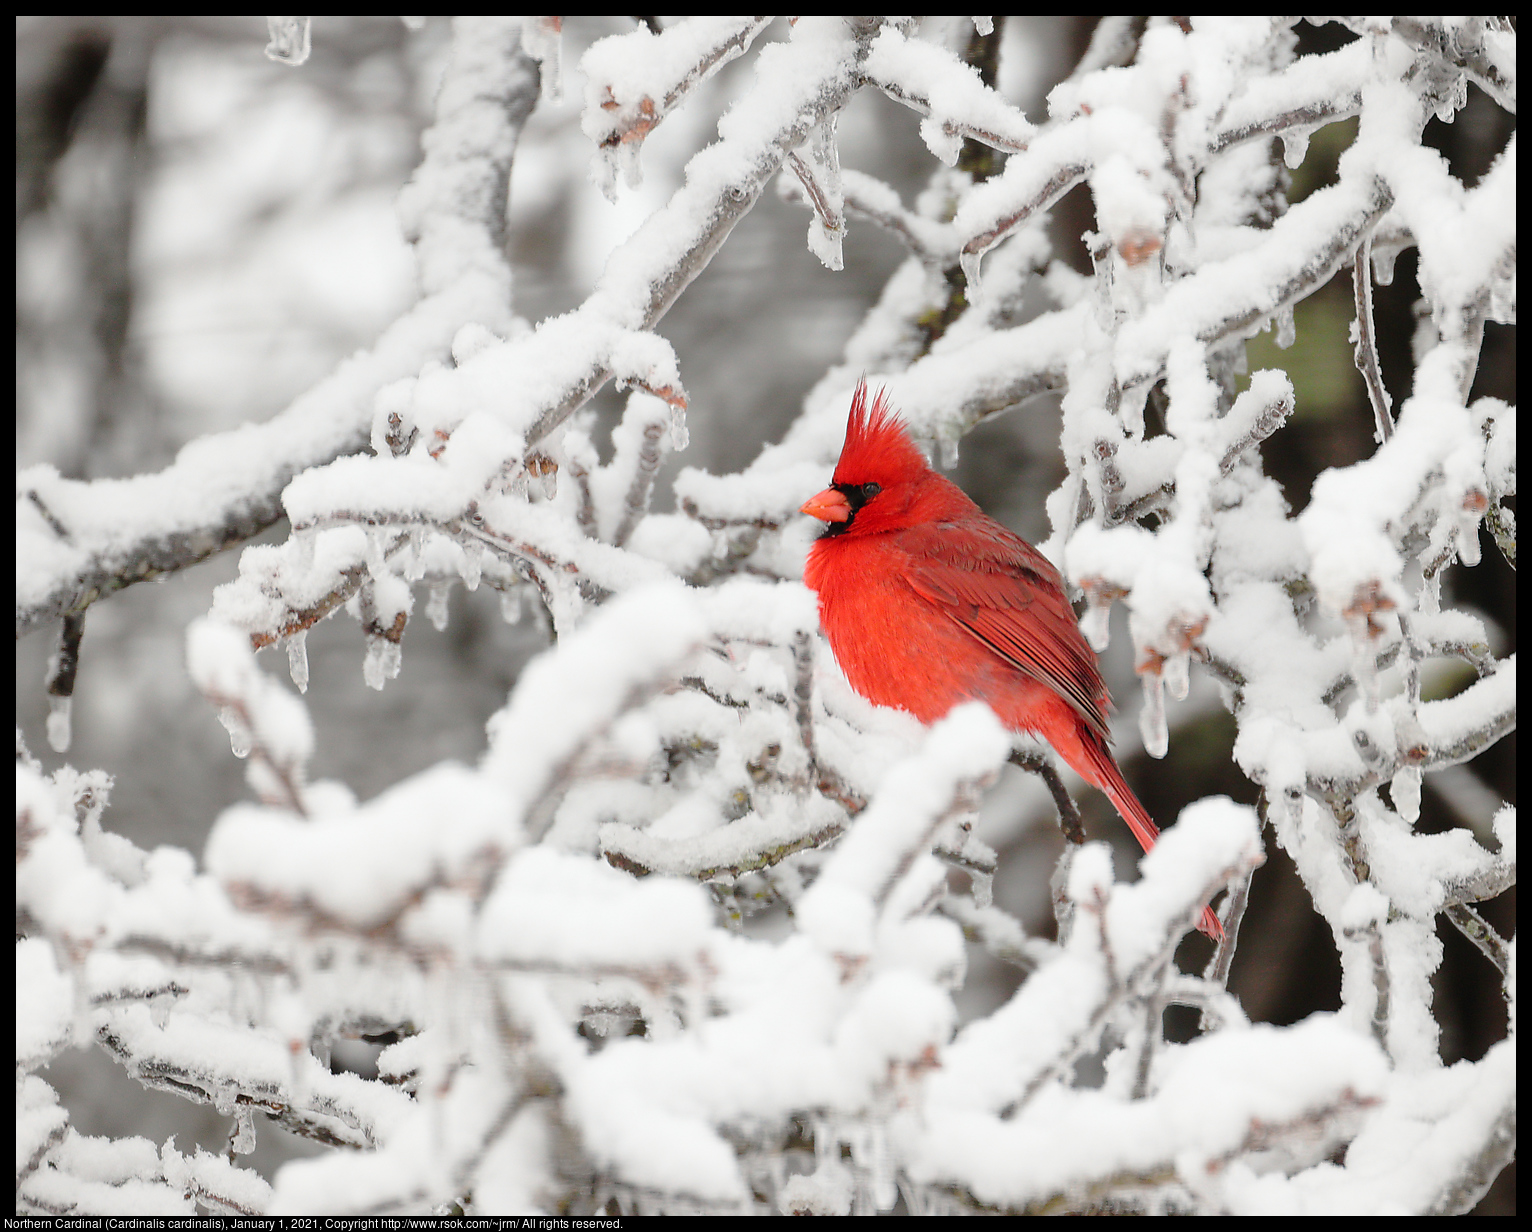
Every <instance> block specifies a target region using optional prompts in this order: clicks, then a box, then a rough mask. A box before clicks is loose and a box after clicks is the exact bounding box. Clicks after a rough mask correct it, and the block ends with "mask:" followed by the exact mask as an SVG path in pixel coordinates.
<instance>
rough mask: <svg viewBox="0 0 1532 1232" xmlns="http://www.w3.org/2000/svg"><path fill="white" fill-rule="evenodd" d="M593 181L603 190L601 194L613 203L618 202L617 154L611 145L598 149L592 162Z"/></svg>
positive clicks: (591, 174)
mask: <svg viewBox="0 0 1532 1232" xmlns="http://www.w3.org/2000/svg"><path fill="white" fill-rule="evenodd" d="M590 178H591V182H592V183H594V184H595V185H596V187H597V188H599V189H600V190H601V195H602V196H603V197H605V198H606V199H607V200H608V201H609V202H611V203H612V204H613V205H616V204H617V155H616V154H614V153H613V152H612V147H611V146H602V147H601V148H600V149H599V150H597V151H596V155H595V157H594V158H593V159H592V160H591V164H590Z"/></svg>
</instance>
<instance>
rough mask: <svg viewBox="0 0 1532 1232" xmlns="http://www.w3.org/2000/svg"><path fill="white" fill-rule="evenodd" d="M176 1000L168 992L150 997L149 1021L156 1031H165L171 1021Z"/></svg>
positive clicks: (152, 994)
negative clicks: (171, 1013)
mask: <svg viewBox="0 0 1532 1232" xmlns="http://www.w3.org/2000/svg"><path fill="white" fill-rule="evenodd" d="M175 1003H176V999H175V997H174V996H172V995H171V994H170V993H168V992H156V993H151V994H150V995H149V1021H150V1022H152V1023H153V1024H154V1029H155V1030H156V1031H163V1030H164V1029H165V1025H166V1024H167V1023H168V1022H169V1021H170V1010H171V1007H172V1006H174V1005H175Z"/></svg>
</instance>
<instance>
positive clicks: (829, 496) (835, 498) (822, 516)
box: [798, 488, 851, 522]
mask: <svg viewBox="0 0 1532 1232" xmlns="http://www.w3.org/2000/svg"><path fill="white" fill-rule="evenodd" d="M798 512H799V513H806V514H808V515H809V517H811V518H818V519H819V520H820V521H821V522H846V521H849V520H850V518H851V502H850V501H848V500H847V499H846V497H845V494H844V493H842V492H837V491H836V490H835V489H834V488H826V489H825V490H824V491H823V492H821V493H819V495H817V496H811V497H809V499H808V500H806V501H804V502H803V504H802V505H801V506H800V507H799V509H798Z"/></svg>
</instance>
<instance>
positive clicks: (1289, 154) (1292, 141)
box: [1282, 128, 1309, 171]
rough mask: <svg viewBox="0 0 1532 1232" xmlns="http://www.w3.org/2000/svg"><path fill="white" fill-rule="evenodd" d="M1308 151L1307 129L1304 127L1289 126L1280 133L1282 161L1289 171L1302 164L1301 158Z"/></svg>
mask: <svg viewBox="0 0 1532 1232" xmlns="http://www.w3.org/2000/svg"><path fill="white" fill-rule="evenodd" d="M1308 153H1309V130H1308V129H1306V128H1289V129H1287V130H1286V131H1284V132H1283V133H1282V161H1283V162H1284V163H1286V164H1287V169H1288V170H1289V171H1296V170H1298V168H1299V167H1301V166H1303V160H1304V159H1305V158H1307V157H1308Z"/></svg>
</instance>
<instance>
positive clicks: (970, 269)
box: [958, 248, 984, 304]
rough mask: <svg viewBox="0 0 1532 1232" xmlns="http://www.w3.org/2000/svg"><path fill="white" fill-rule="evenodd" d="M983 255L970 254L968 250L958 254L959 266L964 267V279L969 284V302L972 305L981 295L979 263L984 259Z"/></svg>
mask: <svg viewBox="0 0 1532 1232" xmlns="http://www.w3.org/2000/svg"><path fill="white" fill-rule="evenodd" d="M983 255H984V254H983V253H978V252H969V251H968V249H966V248H965V249H963V251H962V252H960V253H958V264H959V265H960V266H961V267H962V269H963V278H964V279H965V280H966V281H967V283H968V302H969V303H970V304H971V303H973V301H974V297H975V296H976V295H978V294H979V261H980V260H981V259H982V258H983Z"/></svg>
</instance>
